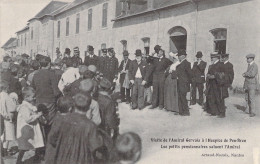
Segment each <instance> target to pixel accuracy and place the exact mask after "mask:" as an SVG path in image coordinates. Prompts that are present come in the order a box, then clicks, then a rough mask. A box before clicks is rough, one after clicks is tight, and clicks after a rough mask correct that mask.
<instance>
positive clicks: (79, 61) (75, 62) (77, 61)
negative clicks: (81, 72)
mask: <svg viewBox="0 0 260 164" xmlns="http://www.w3.org/2000/svg"><path fill="white" fill-rule="evenodd" d="M73 50H74V56H72V57H71V60H72V61H73V67H78V66H79V65H81V64H82V59H81V58H80V51H79V47H75V48H74V49H73Z"/></svg>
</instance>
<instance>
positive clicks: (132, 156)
mask: <svg viewBox="0 0 260 164" xmlns="http://www.w3.org/2000/svg"><path fill="white" fill-rule="evenodd" d="M141 152H142V140H141V138H140V136H139V135H138V134H136V133H133V132H127V133H124V134H122V135H119V136H118V137H117V139H116V142H115V153H116V161H114V162H113V163H114V164H123V163H128V164H134V163H136V162H137V161H138V160H139V159H140V157H141Z"/></svg>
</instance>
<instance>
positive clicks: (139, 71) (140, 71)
mask: <svg viewBox="0 0 260 164" xmlns="http://www.w3.org/2000/svg"><path fill="white" fill-rule="evenodd" d="M145 67H146V62H145V61H143V60H142V52H141V50H140V49H137V50H136V51H135V60H133V61H132V62H131V63H130V65H129V79H130V82H131V84H133V88H132V109H133V110H134V109H137V108H139V110H142V109H143V108H144V107H145V105H144V85H145V84H146V83H147V81H148V77H147V76H146V69H145Z"/></svg>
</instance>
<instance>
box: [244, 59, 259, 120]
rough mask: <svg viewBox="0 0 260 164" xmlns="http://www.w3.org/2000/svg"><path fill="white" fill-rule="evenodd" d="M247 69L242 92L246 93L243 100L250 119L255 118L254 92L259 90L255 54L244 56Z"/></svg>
mask: <svg viewBox="0 0 260 164" xmlns="http://www.w3.org/2000/svg"><path fill="white" fill-rule="evenodd" d="M246 59H247V63H248V67H247V70H246V72H245V73H243V77H244V78H245V82H244V87H243V88H244V90H245V92H246V94H245V99H246V102H247V108H249V115H250V117H254V116H255V109H256V107H255V101H256V100H255V92H256V90H257V89H259V74H258V66H257V65H256V63H255V62H254V59H255V54H248V55H247V56H246Z"/></svg>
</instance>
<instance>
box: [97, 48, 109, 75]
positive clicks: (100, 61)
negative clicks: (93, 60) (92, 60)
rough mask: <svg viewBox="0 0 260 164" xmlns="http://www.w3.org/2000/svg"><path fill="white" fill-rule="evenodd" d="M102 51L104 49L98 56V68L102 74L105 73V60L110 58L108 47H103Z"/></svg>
mask: <svg viewBox="0 0 260 164" xmlns="http://www.w3.org/2000/svg"><path fill="white" fill-rule="evenodd" d="M101 51H102V55H101V56H100V57H99V58H98V66H97V68H98V70H99V72H100V74H104V71H105V62H106V61H107V60H108V56H107V49H106V48H103V49H102V50H101Z"/></svg>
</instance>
